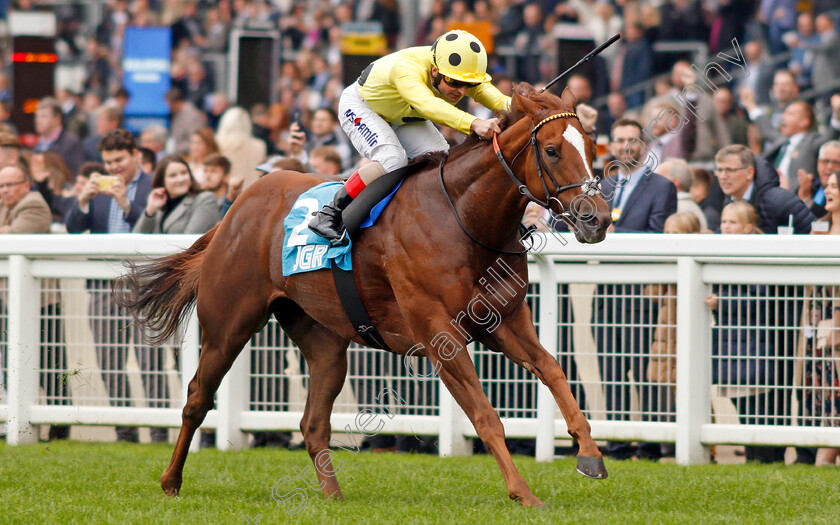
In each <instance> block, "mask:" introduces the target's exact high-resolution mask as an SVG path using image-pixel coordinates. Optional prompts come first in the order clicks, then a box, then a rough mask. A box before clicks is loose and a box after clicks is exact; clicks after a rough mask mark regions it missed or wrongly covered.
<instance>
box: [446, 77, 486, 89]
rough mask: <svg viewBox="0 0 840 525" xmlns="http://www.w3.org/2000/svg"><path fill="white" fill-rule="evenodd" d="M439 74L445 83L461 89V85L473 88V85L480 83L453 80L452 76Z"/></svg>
mask: <svg viewBox="0 0 840 525" xmlns="http://www.w3.org/2000/svg"><path fill="white" fill-rule="evenodd" d="M441 76H442V77H443V81H444V82H446V85H448V86H449V87H451V88H454V89H461V88H462V87H465V88H474V87H476V86H477V85H479V84H480V82H476V83H472V82H463V81H461V80H455V79H454V78H449V77H448V76H446V75H441Z"/></svg>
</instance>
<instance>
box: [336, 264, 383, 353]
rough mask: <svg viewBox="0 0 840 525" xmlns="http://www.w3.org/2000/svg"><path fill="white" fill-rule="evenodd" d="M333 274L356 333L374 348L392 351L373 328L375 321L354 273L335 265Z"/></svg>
mask: <svg viewBox="0 0 840 525" xmlns="http://www.w3.org/2000/svg"><path fill="white" fill-rule="evenodd" d="M332 274H333V281H335V289H336V291H337V292H338V298H339V299H340V300H341V305H342V306H344V311H345V312H347V317H349V318H350V323H351V324H352V325H353V328H355V329H356V332H357V333H358V334H359V335H360V336H361V337H362V339H364V340H365V342H366V343H367V344H368V345H370V346H372V347H373V348H381V349H383V350H391V349H390V348H389V347H388V345H387V344H385V340H384V339H382V335H381V334H380V333H379V331H378V330H377V329H376V327H375V326H373V321H371V320H370V316H369V315H368V312H367V309H366V308H365V304H364V303H363V302H362V297H361V296H360V295H359V289H358V288H357V287H356V280H355V279H353V272H352V271H348V270H342V269H341V268H339V267H338V266H337V265H335V264H333V265H332Z"/></svg>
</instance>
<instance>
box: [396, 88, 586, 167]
mask: <svg viewBox="0 0 840 525" xmlns="http://www.w3.org/2000/svg"><path fill="white" fill-rule="evenodd" d="M513 89H514V91H515V92H516V93H517V94H518V95H519V96H520V97H523V98H526V99H528V100H530V101H531V102H534V103H535V104H537V105H538V106H539V107H540V108H542V109H543V110H545V111H549V110H553V109H561V110H562V109H565V110H566V111H574V108H565V107H564V105H563V101H562V100H561V99H560V97H558V96H557V95H555V94H553V93H550V92H548V91H537V90H535V89H534V87H533V86H532V85H531V84H528V83H527V82H520V83H518V84H516V85H515V86H514V88H513ZM513 100H514V102H512V103H511V108H510V110H509V111H504V112H502V122H501V124H500V127H501V128H502V132H504V131H505V130H506V129H507V128H509V127H510V126H512V125H514V124H516V123H517V122H518V121H519V120H520V119H521V118H523V117H525V116H526V115H527V113H525V111H523V110H522V108H519V107H516V106H515V100H516V98H515V97H514V99H513ZM489 145H490V142H489V141H486V140H483V139H482V138H481V137H479V136H478V135H476V134H475V133H473V134H471V135H470V136H468V137H467V139H466V140H465V141H464V142H462V143H461V144H457V145H455V146H452V148H451V149H450V150H449V156H450V157H452V158H455V157H460V156H461V155H463V154H464V153H466V152H468V151H471V150H473V149H474V148H477V147H483V146H489ZM444 157H446V154H445V153H442V152H431V153H425V154H423V155H420V156H419V157H416V158H414V159H413V160H412V161H411V162H412V163H413V164H416V163H430V164H438V163H440V161H441V160H442V159H443V158H444Z"/></svg>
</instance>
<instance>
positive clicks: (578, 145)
mask: <svg viewBox="0 0 840 525" xmlns="http://www.w3.org/2000/svg"><path fill="white" fill-rule="evenodd" d="M563 138H564V139H566V140H568V141H569V144H571V145H572V146H574V147H575V149H576V150H577V152H578V153H580V160H581V161H582V162H583V167H584V168H586V173H587V175H589V178H594V177H593V176H592V169H590V167H589V163H588V162H587V161H586V143H585V142H584V140H583V135H581V134H580V131H578V130H577V128H576V127H574V126H572V125H571V124H570V125H568V126H566V131H564V132H563Z"/></svg>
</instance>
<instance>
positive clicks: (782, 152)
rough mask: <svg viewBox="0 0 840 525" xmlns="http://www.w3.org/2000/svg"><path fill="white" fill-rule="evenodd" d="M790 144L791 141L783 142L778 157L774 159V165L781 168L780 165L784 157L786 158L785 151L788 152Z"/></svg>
mask: <svg viewBox="0 0 840 525" xmlns="http://www.w3.org/2000/svg"><path fill="white" fill-rule="evenodd" d="M788 146H790V141H787V142H785V143H784V144H782V147H781V148H779V152H778V153H776V159H775V160H774V161H773V167H774V168H776V169H779V166H781V165H782V159H784V158H785V153H787V149H788Z"/></svg>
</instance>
